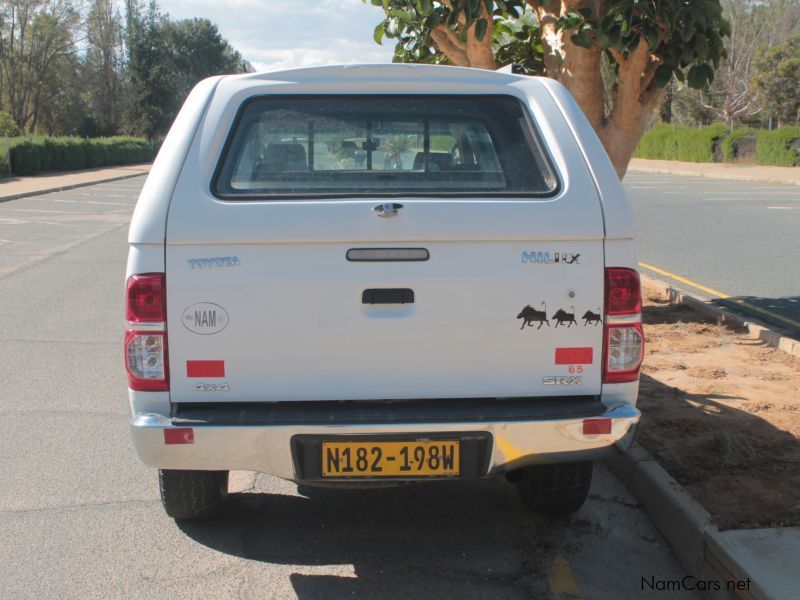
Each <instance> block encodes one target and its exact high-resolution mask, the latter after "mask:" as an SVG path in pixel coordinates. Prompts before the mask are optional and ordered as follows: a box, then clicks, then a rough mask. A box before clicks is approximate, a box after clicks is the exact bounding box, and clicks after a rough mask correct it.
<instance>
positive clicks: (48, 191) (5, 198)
mask: <svg viewBox="0 0 800 600" xmlns="http://www.w3.org/2000/svg"><path fill="white" fill-rule="evenodd" d="M147 173H148V171H141V172H138V173H126V174H125V175H115V176H114V177H106V178H105V179H95V180H92V181H80V182H78V183H70V184H67V185H61V186H57V187H52V188H47V189H43V190H35V191H31V192H20V193H19V194H10V195H8V196H0V203H2V202H8V201H9V200H18V199H20V198H28V197H29V196H41V195H43V194H52V193H54V192H63V191H64V190H74V189H75V188H80V187H87V186H90V185H96V184H98V183H108V182H110V181H120V180H122V179H131V178H132V177H139V176H141V175H147Z"/></svg>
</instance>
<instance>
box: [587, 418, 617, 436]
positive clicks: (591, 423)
mask: <svg viewBox="0 0 800 600" xmlns="http://www.w3.org/2000/svg"><path fill="white" fill-rule="evenodd" d="M601 433H611V419H586V420H584V422H583V435H598V434H601Z"/></svg>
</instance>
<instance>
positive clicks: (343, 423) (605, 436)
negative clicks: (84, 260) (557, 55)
mask: <svg viewBox="0 0 800 600" xmlns="http://www.w3.org/2000/svg"><path fill="white" fill-rule="evenodd" d="M633 237H634V226H633V218H632V214H631V209H630V206H629V203H628V200H627V198H626V195H625V192H624V190H623V188H622V185H621V183H620V181H619V179H618V177H617V175H616V173H615V171H614V168H613V167H612V165H611V163H610V161H609V159H608V157H607V155H606V153H605V151H604V150H603V147H602V145H601V143H600V141H599V140H598V138H597V136H596V135H595V133H594V131H593V130H592V128H591V127H590V125H589V123H588V122H587V120H586V119H585V117H584V116H583V114H582V113H581V111H580V109H579V107H578V106H577V104H576V103H575V101H574V100H573V98H572V97H571V96H570V95H569V93H568V92H567V91H566V90H565V88H564V87H563V86H561V85H560V84H559V83H557V82H555V81H553V80H550V79H545V78H537V77H529V76H525V75H518V74H514V73H512V72H511V71H510V70H501V71H496V72H490V71H484V70H477V69H465V68H456V67H443V66H428V65H364V66H333V67H318V68H305V69H295V70H289V71H282V72H270V73H260V74H245V75H236V76H224V77H213V78H210V79H207V80H204V81H203V82H201V83H199V84H198V85H197V86H196V87H195V89H194V90H193V91H192V92H191V94H190V95H189V97H188V98H187V100H186V102H185V104H184V106H183V108H182V109H181V111H180V113H179V115H178V116H177V118H176V120H175V122H174V124H173V125H172V128H171V130H170V132H169V134H168V136H167V137H166V139H165V141H164V143H163V146H162V148H161V150H160V152H159V154H158V157H157V158H156V160H155V162H154V164H153V166H152V170H151V171H150V173H149V176H148V178H147V181H146V183H145V185H144V188H143V190H142V192H141V195H140V197H139V200H138V203H137V206H136V210H135V213H134V216H133V220H132V223H131V227H130V232H129V243H130V251H129V258H128V264H127V284H126V293H125V298H126V308H125V312H126V316H125V321H126V324H125V328H126V331H125V339H124V346H125V363H126V370H127V375H128V388H129V398H130V406H131V410H132V412H133V419H132V422H131V431H132V436H133V443H134V446H135V449H136V452H137V453H138V455H139V457H140V458H141V460H142V461H143V462H144V463H146V464H147V465H150V466H152V467H156V468H157V469H158V470H159V481H160V489H161V497H162V501H163V505H164V508H165V509H166V512H167V514H168V515H170V516H171V517H174V518H176V519H192V518H203V517H209V516H211V515H214V514H217V513H219V512H221V511H222V510H223V509H224V505H225V499H226V495H227V492H228V474H229V471H230V470H252V471H258V472H264V473H269V474H272V475H275V476H278V477H282V478H285V479H288V480H292V481H294V482H297V483H298V484H301V485H304V486H314V485H318V486H319V485H328V486H345V487H346V486H354V485H364V484H368V485H372V484H386V483H388V482H391V483H397V484H400V483H410V482H423V481H428V480H442V479H445V480H464V479H473V478H485V477H495V476H504V477H506V478H507V479H508V480H509V481H511V482H513V483H515V484H516V485H517V486H518V488H519V492H520V495H521V498H522V500H523V501H524V502H525V503H526V504H527V505H528V506H529V507H530V508H532V509H533V510H536V511H539V512H542V513H546V514H561V513H568V512H571V511H575V510H577V509H578V508H580V506H581V505H582V504H583V502H584V501H585V499H586V497H587V495H588V492H589V486H590V483H591V476H592V467H593V463H594V462H595V461H597V460H600V459H603V458H604V457H605V456H608V455H609V454H610V453H613V452H615V451H616V450H615V449H616V448H624V447H626V446H628V445H629V444H630V443H631V441H632V439H633V435H634V431H635V428H636V425H637V423H638V421H639V412H638V410H637V408H636V397H637V391H638V379H639V369H640V365H641V361H642V354H643V334H642V325H641V298H640V289H639V277H638V274H637V272H636V264H637V263H636V256H635V249H634V243H633Z"/></svg>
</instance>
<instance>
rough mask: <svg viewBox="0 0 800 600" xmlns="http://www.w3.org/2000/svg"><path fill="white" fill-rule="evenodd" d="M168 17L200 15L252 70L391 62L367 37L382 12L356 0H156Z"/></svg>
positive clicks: (387, 48) (387, 52) (386, 48)
mask: <svg viewBox="0 0 800 600" xmlns="http://www.w3.org/2000/svg"><path fill="white" fill-rule="evenodd" d="M160 6H161V10H162V11H163V12H166V13H169V16H170V18H172V19H187V18H193V17H204V18H207V19H209V20H211V21H212V22H213V23H215V24H216V25H217V27H218V28H219V31H220V33H221V34H222V35H223V37H225V38H226V39H227V40H228V41H229V42H230V43H231V45H232V46H233V47H234V48H236V50H238V51H239V52H240V53H241V54H242V56H243V57H244V58H245V59H246V60H248V61H250V62H251V63H252V64H253V66H254V67H255V68H256V70H259V71H261V70H269V71H273V70H278V69H289V68H293V67H302V66H314V65H330V64H353V63H385V62H391V60H392V50H393V44H392V43H391V41H387V43H386V44H384V45H383V46H379V45H377V44H376V43H375V42H374V41H373V40H372V30H373V29H374V28H375V25H377V23H378V22H379V21H380V19H381V18H382V15H383V13H382V11H381V10H380V9H376V8H374V7H372V6H370V5H369V3H364V2H362V1H361V0H227V1H222V2H220V1H219V0H216V1H215V0H191V1H189V0H161V1H160Z"/></svg>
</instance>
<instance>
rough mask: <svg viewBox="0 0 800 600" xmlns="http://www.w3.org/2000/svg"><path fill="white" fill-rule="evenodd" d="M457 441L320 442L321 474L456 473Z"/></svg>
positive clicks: (457, 472)
mask: <svg viewBox="0 0 800 600" xmlns="http://www.w3.org/2000/svg"><path fill="white" fill-rule="evenodd" d="M459 449H460V448H459V442H458V440H435V441H406V442H322V475H323V477H435V476H448V475H458V474H459V472H460V471H459V469H460V467H459Z"/></svg>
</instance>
